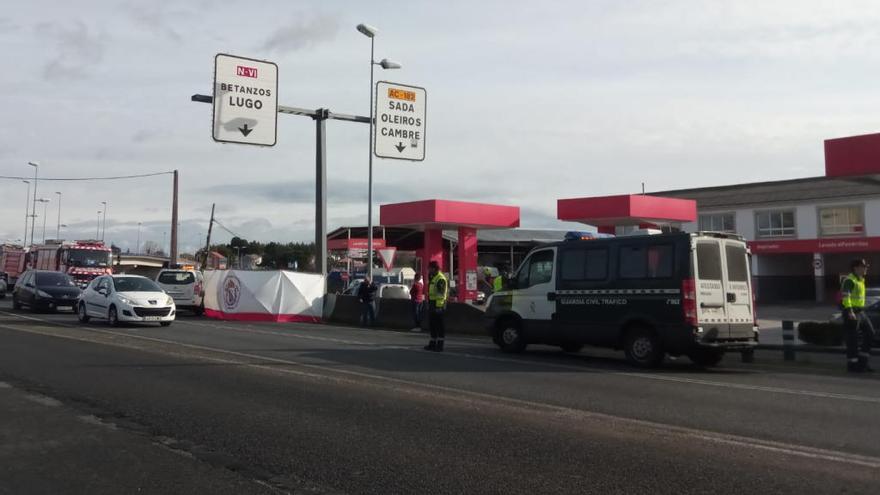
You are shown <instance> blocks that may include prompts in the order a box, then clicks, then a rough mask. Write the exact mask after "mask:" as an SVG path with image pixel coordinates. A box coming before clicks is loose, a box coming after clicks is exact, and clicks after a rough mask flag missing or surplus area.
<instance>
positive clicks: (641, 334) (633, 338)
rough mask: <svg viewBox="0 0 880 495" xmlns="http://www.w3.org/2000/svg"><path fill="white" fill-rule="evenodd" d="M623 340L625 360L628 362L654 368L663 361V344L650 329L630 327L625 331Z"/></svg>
mask: <svg viewBox="0 0 880 495" xmlns="http://www.w3.org/2000/svg"><path fill="white" fill-rule="evenodd" d="M624 342H625V343H624V351H625V352H626V360H627V361H629V362H630V364H632V365H634V366H638V367H640V368H655V367H657V366H660V363H662V362H663V357H664V352H663V346H662V344H661V343H660V339H659V338H657V334H656V333H654V331H653V330H652V329H650V328H646V327H634V328H631V329H630V330H629V331H627V332H626V338H625V341H624Z"/></svg>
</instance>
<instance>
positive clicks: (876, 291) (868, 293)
mask: <svg viewBox="0 0 880 495" xmlns="http://www.w3.org/2000/svg"><path fill="white" fill-rule="evenodd" d="M876 302H880V287H867V288H865V307H868V306H871V305H872V304H874V303H876Z"/></svg>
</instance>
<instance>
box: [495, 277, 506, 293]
mask: <svg viewBox="0 0 880 495" xmlns="http://www.w3.org/2000/svg"><path fill="white" fill-rule="evenodd" d="M502 289H504V281H503V280H501V274H500V273H499V274H498V276H497V277H495V280H493V281H492V291H494V292H498V291H500V290H502Z"/></svg>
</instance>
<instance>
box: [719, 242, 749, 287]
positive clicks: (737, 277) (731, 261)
mask: <svg viewBox="0 0 880 495" xmlns="http://www.w3.org/2000/svg"><path fill="white" fill-rule="evenodd" d="M724 253H725V254H726V255H727V278H728V279H730V281H731V282H746V281H748V279H749V268H748V265H747V260H748V257H747V256H746V249H745V248H744V247H742V246H734V245H730V244H728V245H726V246H724Z"/></svg>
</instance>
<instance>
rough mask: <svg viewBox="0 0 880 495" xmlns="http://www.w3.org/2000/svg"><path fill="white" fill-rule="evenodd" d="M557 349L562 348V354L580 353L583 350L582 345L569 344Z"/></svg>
mask: <svg viewBox="0 0 880 495" xmlns="http://www.w3.org/2000/svg"><path fill="white" fill-rule="evenodd" d="M559 347H562V350H563V352H581V349H583V348H584V345H583V344H575V343H571V342H570V343H567V344H562V345H561V346H559Z"/></svg>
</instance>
